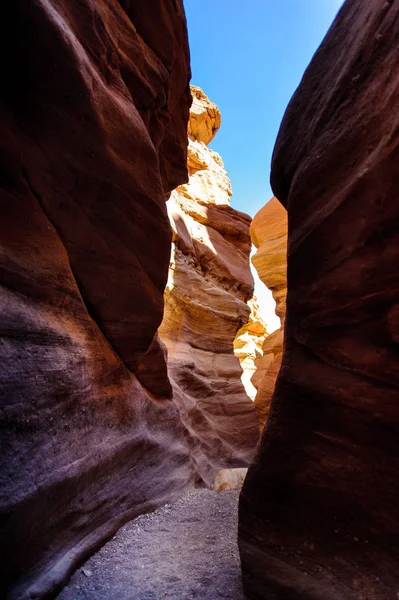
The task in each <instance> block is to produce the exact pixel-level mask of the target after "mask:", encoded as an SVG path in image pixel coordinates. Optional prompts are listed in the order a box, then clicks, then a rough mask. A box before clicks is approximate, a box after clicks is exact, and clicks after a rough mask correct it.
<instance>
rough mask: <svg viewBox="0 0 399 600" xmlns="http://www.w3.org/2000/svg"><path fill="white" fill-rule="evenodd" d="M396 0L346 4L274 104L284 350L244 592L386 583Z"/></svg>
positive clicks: (320, 597) (251, 521) (393, 333)
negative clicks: (289, 94) (284, 256)
mask: <svg viewBox="0 0 399 600" xmlns="http://www.w3.org/2000/svg"><path fill="white" fill-rule="evenodd" d="M398 39H399V3H398V2H392V1H390V2H386V1H385V0H370V1H369V2H362V1H360V0H347V2H346V3H345V4H344V6H343V8H342V9H341V11H340V13H339V15H338V16H337V18H336V20H335V22H334V24H333V25H332V27H331V29H330V31H329V33H328V34H327V36H326V38H325V40H324V41H323V43H322V45H321V47H320V49H319V50H318V52H317V53H316V55H315V57H314V58H313V60H312V62H311V64H310V66H309V68H308V70H307V71H306V73H305V75H304V77H303V79H302V82H301V84H300V86H299V88H298V90H297V92H296V93H295V95H294V97H293V98H292V100H291V102H290V104H289V107H288V109H287V111H286V114H285V116H284V119H283V122H282V125H281V128H280V132H279V135H278V139H277V142H276V147H275V151H274V155H273V165H272V185H273V190H274V193H275V194H276V196H277V197H278V198H279V200H280V201H281V202H282V203H283V204H284V205H285V206H286V207H287V209H288V230H289V238H288V274H287V276H288V295H287V313H286V322H285V347H284V355H283V359H282V366H281V370H280V373H279V376H278V380H277V384H276V389H275V392H274V397H273V402H272V407H271V410H270V414H269V418H268V421H267V424H266V427H265V430H264V434H263V438H262V441H261V445H260V448H259V451H258V454H257V456H256V459H255V462H254V464H253V466H252V467H251V469H250V471H249V473H248V476H247V478H246V481H245V484H244V488H243V492H242V495H241V500H240V526H239V544H240V551H241V558H242V565H243V574H244V583H245V588H246V593H247V595H248V597H249V598H251V599H255V598H256V599H262V600H268V599H275V598H287V599H288V598H289V599H291V600H293V599H298V600H299V599H300V600H307V599H309V600H310V599H312V600H333V599H334V600H338V599H339V600H349V599H350V600H360V599H362V600H364V599H367V600H388V598H396V595H397V592H398V590H399V569H398V565H399V546H398V543H397V542H398V539H399V510H398V501H397V499H398V495H399V479H398V476H397V474H398V470H399V453H398V449H399V406H398V401H399V394H398V386H399V369H398V364H399V362H398V360H399V350H398V348H399V346H398V343H399V308H398V307H399V285H398V274H397V266H398V262H399V199H398V189H399V171H398V160H399V136H398V131H399V113H398V106H399V51H398Z"/></svg>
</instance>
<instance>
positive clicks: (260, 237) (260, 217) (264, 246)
mask: <svg viewBox="0 0 399 600" xmlns="http://www.w3.org/2000/svg"><path fill="white" fill-rule="evenodd" d="M251 239H252V243H253V244H254V245H255V246H256V248H257V253H256V254H255V255H254V256H253V257H252V263H253V265H254V267H255V268H256V270H257V271H258V274H259V277H260V279H261V280H262V281H263V283H264V284H265V285H266V287H268V288H269V290H271V292H272V294H273V298H274V300H275V302H276V314H277V316H278V317H279V318H280V323H281V325H280V328H279V329H277V330H276V331H273V333H271V334H270V335H269V336H267V337H266V338H265V340H264V343H263V347H262V353H261V354H260V356H259V358H258V359H257V360H256V361H255V364H254V368H255V369H256V370H255V372H254V375H253V377H252V379H251V381H252V384H253V385H254V387H255V388H256V389H257V394H256V397H255V408H256V412H257V413H258V417H259V421H260V424H261V429H263V427H264V424H265V422H266V419H267V415H268V414H269V410H270V403H271V399H272V395H273V392H274V386H275V384H276V378H277V375H278V372H279V370H280V366H281V358H282V355H283V340H284V321H285V310H286V306H285V301H286V295H287V211H286V209H285V208H284V207H283V206H282V205H281V204H280V202H279V201H278V200H277V198H272V199H271V200H270V201H269V202H268V203H267V204H266V205H265V206H264V207H263V208H262V209H261V210H260V211H259V212H258V213H257V214H256V215H255V217H254V218H253V220H252V223H251Z"/></svg>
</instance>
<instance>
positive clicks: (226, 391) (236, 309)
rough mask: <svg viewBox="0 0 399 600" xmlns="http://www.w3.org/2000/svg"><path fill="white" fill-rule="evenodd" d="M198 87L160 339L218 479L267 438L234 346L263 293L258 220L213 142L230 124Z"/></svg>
mask: <svg viewBox="0 0 399 600" xmlns="http://www.w3.org/2000/svg"><path fill="white" fill-rule="evenodd" d="M192 93H193V98H194V102H193V107H192V109H191V113H190V121H189V128H188V131H189V146H188V170H189V174H190V178H189V182H188V183H187V184H185V185H182V186H179V187H178V188H177V190H176V191H174V192H172V195H171V198H170V199H169V200H168V202H167V205H168V212H169V217H170V221H171V224H172V229H173V244H172V256H171V264H170V269H169V279H168V284H167V288H166V294H165V314H164V319H163V322H162V325H161V327H160V330H159V335H160V337H161V339H162V340H163V341H164V342H165V344H166V347H167V349H168V373H169V377H170V380H171V382H172V388H173V397H174V401H175V402H176V403H177V405H178V407H179V411H180V415H181V419H182V422H183V423H184V424H185V425H186V427H187V432H188V435H189V436H190V438H191V443H192V444H194V446H193V449H192V450H191V458H192V460H194V461H195V463H196V466H197V469H198V472H199V473H200V474H201V477H202V478H203V479H204V481H205V482H206V483H207V484H208V485H212V484H213V481H214V477H215V474H216V471H217V470H219V469H220V468H222V467H223V466H224V467H231V466H244V465H247V464H248V462H249V460H250V459H251V458H252V456H253V452H254V448H255V445H256V441H257V437H258V433H257V429H258V424H257V418H256V413H255V410H254V407H253V403H252V402H251V400H250V398H249V397H248V396H247V395H246V393H245V388H244V386H243V384H242V382H241V374H242V370H241V367H240V363H239V361H238V359H237V358H236V357H235V355H234V347H233V344H234V339H235V336H236V333H237V330H238V329H239V328H240V326H241V325H242V324H243V323H246V322H247V321H248V317H249V313H250V308H249V306H248V305H247V300H248V299H249V298H250V297H251V296H252V293H253V280H252V275H251V273H250V269H249V253H250V248H251V242H250V236H249V224H250V218H249V217H248V216H247V215H245V214H243V213H240V212H238V211H236V210H234V209H232V208H231V207H230V196H231V186H230V181H229V178H228V176H227V173H226V171H225V170H224V167H223V161H222V159H221V158H220V156H219V155H218V154H217V153H216V152H214V151H212V150H210V149H209V148H208V147H207V144H208V143H209V142H210V141H211V139H212V138H213V136H214V135H215V133H216V132H217V130H218V128H219V125H220V112H219V109H218V108H217V106H216V105H215V104H214V103H212V102H210V100H209V99H208V98H207V96H206V95H205V94H204V92H203V91H202V90H201V89H200V88H198V87H194V86H192ZM215 469H216V470H215Z"/></svg>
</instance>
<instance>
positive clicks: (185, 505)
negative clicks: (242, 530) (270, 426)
mask: <svg viewBox="0 0 399 600" xmlns="http://www.w3.org/2000/svg"><path fill="white" fill-rule="evenodd" d="M238 496H239V490H229V491H224V492H214V491H211V490H195V491H192V492H189V493H188V494H187V495H186V496H185V497H184V498H181V499H180V500H178V501H177V502H175V503H174V504H172V505H167V504H166V505H165V506H163V507H161V508H159V509H158V510H156V511H155V512H153V513H151V514H148V515H141V516H140V517H138V518H137V519H135V520H134V521H130V522H129V523H127V524H126V525H125V526H124V527H122V528H121V529H120V530H119V531H118V532H117V534H116V535H115V536H114V537H113V539H112V540H110V541H109V542H108V543H107V544H105V546H103V548H101V550H100V551H99V552H97V553H96V554H95V555H93V556H92V557H91V558H90V559H89V560H88V561H87V562H86V564H85V565H83V567H82V568H80V569H78V570H77V571H76V572H75V574H74V575H73V576H72V578H71V580H70V582H69V585H67V586H66V587H65V588H64V589H63V590H62V592H61V593H60V594H59V596H58V600H115V599H116V600H218V599H219V598H225V599H227V600H245V596H244V594H243V591H242V586H241V571H240V561H239V555H238V548H237V509H238ZM85 572H90V576H89V577H87V575H85Z"/></svg>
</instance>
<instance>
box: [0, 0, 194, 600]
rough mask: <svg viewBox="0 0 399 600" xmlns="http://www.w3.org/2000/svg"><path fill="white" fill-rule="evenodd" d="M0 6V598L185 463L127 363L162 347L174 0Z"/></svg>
mask: <svg viewBox="0 0 399 600" xmlns="http://www.w3.org/2000/svg"><path fill="white" fill-rule="evenodd" d="M1 13H2V16H1V19H0V28H1V30H2V31H1V35H0V39H1V44H2V48H1V53H0V56H1V64H2V98H1V107H0V119H1V123H2V136H1V155H0V156H1V157H0V162H1V172H2V180H1V192H0V194H1V195H0V202H1V219H0V285H1V288H0V303H1V311H0V329H1V342H0V358H1V370H0V390H1V393H2V402H1V407H0V425H1V448H0V461H1V465H0V481H1V495H0V514H1V517H0V518H1V521H0V530H1V543H0V548H1V550H0V569H1V577H0V588H1V589H0V596H1V597H2V598H5V597H8V598H12V599H16V598H28V597H29V598H33V597H35V598H40V597H43V596H44V595H46V594H51V593H53V592H54V591H55V590H56V589H57V588H58V586H59V585H60V583H61V582H62V581H64V579H65V577H66V576H67V574H68V573H69V572H71V570H72V569H73V568H74V566H76V564H77V563H78V562H79V561H80V560H82V558H83V557H84V556H86V555H87V553H89V552H90V551H92V550H94V549H95V548H96V547H97V546H98V544H99V543H100V542H101V541H103V540H104V539H105V538H106V537H108V536H110V535H112V534H113V532H114V531H115V530H116V529H117V528H118V527H119V526H120V525H121V524H122V523H123V522H124V521H126V520H127V519H128V518H131V517H134V516H135V515H136V514H138V513H140V512H143V511H145V510H148V509H150V508H151V507H152V506H154V505H156V504H159V503H161V502H163V501H165V500H166V499H167V498H171V497H173V496H174V495H176V494H178V493H180V492H181V490H183V489H184V488H185V487H186V486H187V485H191V484H192V483H193V482H194V481H195V480H196V478H197V473H196V469H195V466H194V465H193V463H192V461H191V460H190V457H189V448H188V446H187V442H186V437H185V432H184V427H183V425H182V424H181V421H180V419H179V412H178V410H177V409H176V407H175V405H174V404H173V403H172V402H169V401H168V400H166V399H163V400H160V399H156V398H155V397H154V396H153V395H151V394H150V393H149V392H147V391H145V390H144V389H143V387H142V386H141V385H140V384H139V382H138V380H137V378H136V376H135V374H134V373H135V372H139V370H140V369H139V365H140V363H141V361H142V359H143V356H144V355H145V354H146V352H147V350H148V348H149V347H150V345H152V349H153V352H154V354H155V356H156V357H159V355H160V354H162V351H161V348H157V347H156V346H157V344H156V342H154V343H153V342H152V340H153V337H154V334H155V332H156V330H157V328H158V326H159V324H160V322H161V319H162V313H163V291H164V287H165V283H166V280H167V273H168V264H169V250H170V242H171V231H170V225H169V220H168V216H167V212H166V205H165V194H166V193H168V192H169V191H170V190H171V189H173V188H174V187H175V186H176V185H177V184H179V183H182V182H183V181H185V180H186V178H187V171H186V146H187V120H188V111H189V105H190V102H191V98H190V93H189V86H188V80H189V76H190V72H189V56H188V46H187V35H186V26H185V17H184V11H183V7H182V3H181V2H180V0H178V1H176V0H165V1H162V2H160V1H159V0H152V1H151V2H147V3H143V2H136V1H117V0H98V1H97V2H91V1H89V0H82V1H80V2H67V1H64V0H57V1H52V0H47V1H46V2H44V1H42V0H31V1H29V2H25V1H24V0H18V1H16V2H12V3H8V4H7V6H4V7H2V9H1ZM154 15H156V18H155V19H154ZM9 32H12V35H13V40H12V46H7V40H8V39H9V35H8V34H9ZM154 368H155V369H156V368H157V365H155V366H154Z"/></svg>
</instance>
